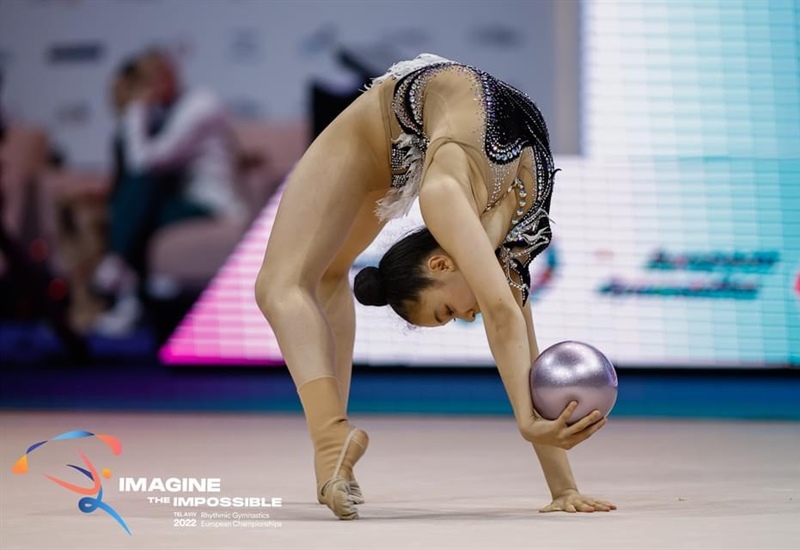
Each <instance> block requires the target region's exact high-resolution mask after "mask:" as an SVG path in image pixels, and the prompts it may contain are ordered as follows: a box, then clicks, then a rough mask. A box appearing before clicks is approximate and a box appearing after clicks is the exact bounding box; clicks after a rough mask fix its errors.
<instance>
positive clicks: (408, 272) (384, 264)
mask: <svg viewBox="0 0 800 550" xmlns="http://www.w3.org/2000/svg"><path fill="white" fill-rule="evenodd" d="M437 248H439V243H437V242H436V239H434V238H433V235H432V234H431V232H430V231H428V229H427V228H426V227H423V228H421V229H418V230H416V231H414V232H413V233H411V234H409V235H406V236H405V237H403V238H402V239H400V240H399V241H397V242H396V243H394V244H393V245H392V247H391V248H390V249H389V250H387V251H386V254H384V255H383V258H381V261H380V263H379V264H378V267H374V266H370V267H365V268H364V269H362V270H361V271H359V272H358V274H357V275H356V279H355V283H354V284H353V291H354V292H355V295H356V299H357V300H358V301H359V302H360V303H362V304H364V305H365V306H385V305H387V304H388V305H390V306H392V309H393V310H394V311H395V313H397V314H398V315H399V316H400V317H402V318H403V319H405V320H406V321H409V319H408V317H409V306H410V305H411V304H413V303H416V302H417V301H418V300H419V294H420V292H421V291H423V290H425V289H426V288H428V287H429V286H431V285H432V284H433V279H431V278H430V277H428V276H426V275H425V270H424V267H423V266H424V262H425V259H426V258H428V256H430V255H431V253H433V252H434V251H435V250H436V249H437Z"/></svg>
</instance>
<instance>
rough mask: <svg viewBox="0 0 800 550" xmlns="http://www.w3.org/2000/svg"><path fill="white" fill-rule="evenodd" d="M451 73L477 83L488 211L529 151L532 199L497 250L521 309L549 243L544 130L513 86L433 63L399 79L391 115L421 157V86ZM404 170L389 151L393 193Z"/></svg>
mask: <svg viewBox="0 0 800 550" xmlns="http://www.w3.org/2000/svg"><path fill="white" fill-rule="evenodd" d="M454 68H456V69H458V70H463V71H466V72H469V73H470V74H471V75H473V76H474V77H475V79H476V82H477V83H479V89H480V92H481V93H480V95H481V98H480V99H481V101H482V108H483V113H484V119H485V130H484V132H485V133H484V136H483V142H484V147H483V149H484V153H485V155H486V158H487V160H488V161H489V162H490V164H491V166H492V173H493V174H494V175H495V181H494V182H493V186H492V191H491V193H490V198H489V203H490V205H492V206H493V205H494V204H495V203H496V202H497V201H498V200H499V199H501V198H502V193H503V183H504V182H503V180H504V179H505V178H506V176H507V175H508V171H507V170H504V167H505V166H506V165H508V164H510V163H511V162H513V161H515V160H517V159H518V158H519V157H520V156H521V155H522V154H523V151H525V150H526V149H527V148H530V149H531V152H532V155H533V164H534V166H535V174H534V177H535V182H536V183H535V185H536V199H535V200H534V202H533V203H532V204H531V205H530V206H529V207H528V208H527V210H526V211H525V212H524V213H523V214H522V215H521V216H520V217H519V218H518V219H516V218H515V219H516V223H512V226H511V228H510V230H509V232H508V235H507V236H506V238H505V240H504V241H503V243H502V244H501V245H500V247H499V248H498V249H497V257H498V258H499V260H500V262H501V264H502V265H503V268H504V270H505V272H506V277H507V278H508V281H509V284H511V285H512V286H513V287H515V288H518V289H519V290H520V291H521V292H522V299H523V303H524V302H525V301H526V300H527V299H528V296H529V294H530V284H531V280H530V272H529V266H530V264H531V262H532V261H533V259H534V258H535V257H536V256H537V255H538V254H540V253H541V252H542V251H543V250H544V249H546V248H547V246H548V245H549V244H550V241H551V239H552V230H551V228H550V220H549V210H550V201H551V196H552V191H553V179H554V175H555V173H556V171H557V170H555V168H554V164H553V156H552V153H551V152H550V136H549V133H548V131H547V125H546V123H545V121H544V117H543V116H542V113H541V112H540V111H539V109H538V108H537V107H536V105H535V104H534V103H533V101H531V99H530V98H529V97H528V96H527V95H526V94H525V93H523V92H521V91H519V90H517V89H516V88H514V87H513V86H510V85H508V84H506V83H505V82H503V81H501V80H498V79H497V78H494V77H493V76H491V75H490V74H488V73H486V72H484V71H481V70H480V69H477V68H474V67H470V66H467V65H462V64H459V63H452V62H448V63H436V64H432V65H429V66H426V67H423V68H421V69H418V70H416V71H413V72H411V73H409V74H408V75H406V76H404V77H402V78H401V79H399V80H398V81H397V83H396V84H395V89H394V99H393V102H392V108H393V111H394V114H395V116H396V118H397V120H398V122H399V124H400V126H401V128H402V129H403V131H404V133H406V134H408V135H410V136H412V139H413V146H415V147H417V148H418V149H419V150H421V151H423V152H424V151H425V149H426V147H427V144H428V142H429V141H428V137H427V136H426V135H425V133H424V130H423V128H424V125H423V119H422V113H423V97H424V89H425V85H426V84H427V83H428V82H429V81H430V80H431V78H432V77H433V76H435V74H436V73H438V72H439V71H442V70H445V69H448V70H452V69H454ZM406 168H407V166H406V165H405V163H404V151H403V150H402V148H401V147H400V146H398V145H397V144H395V145H393V147H392V169H393V170H392V171H393V173H394V174H395V176H393V180H392V186H393V187H402V186H403V185H405V183H406V175H405V169H406ZM490 207H491V206H490ZM514 274H515V275H516V280H515V277H514ZM518 281H519V282H518Z"/></svg>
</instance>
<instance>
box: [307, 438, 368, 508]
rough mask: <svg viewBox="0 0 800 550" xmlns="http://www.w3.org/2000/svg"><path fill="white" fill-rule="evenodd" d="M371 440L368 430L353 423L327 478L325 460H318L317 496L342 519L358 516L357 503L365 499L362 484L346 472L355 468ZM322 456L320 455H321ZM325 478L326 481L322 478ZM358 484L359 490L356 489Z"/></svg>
mask: <svg viewBox="0 0 800 550" xmlns="http://www.w3.org/2000/svg"><path fill="white" fill-rule="evenodd" d="M368 444H369V437H368V436H367V433H366V432H365V431H363V430H360V429H358V428H356V427H353V426H350V431H349V433H348V434H347V437H346V438H345V440H344V444H343V445H342V449H341V451H340V453H339V458H338V460H337V462H336V465H335V467H334V469H333V472H332V473H331V474H330V477H328V478H327V479H325V475H324V474H322V475H320V474H321V471H320V470H321V468H320V466H322V464H319V462H320V461H319V460H316V462H317V472H318V473H317V499H318V500H319V502H320V503H322V504H325V505H326V506H327V507H328V508H330V509H331V511H332V512H333V513H334V514H335V515H336V517H338V518H339V519H347V520H349V519H358V509H357V508H356V505H357V504H361V503H362V502H364V499H363V497H361V488H360V487H359V486H358V483H356V482H355V480H352V481H351V480H350V479H348V476H347V473H346V472H348V471H349V472H350V476H351V477H352V470H353V466H354V465H355V463H356V462H357V461H358V460H359V459H360V458H361V457H362V456H363V455H364V453H365V452H366V450H367V445H368ZM318 458H319V457H318ZM323 480H324V481H323ZM354 484H355V487H356V489H357V490H358V493H355V492H353V486H354Z"/></svg>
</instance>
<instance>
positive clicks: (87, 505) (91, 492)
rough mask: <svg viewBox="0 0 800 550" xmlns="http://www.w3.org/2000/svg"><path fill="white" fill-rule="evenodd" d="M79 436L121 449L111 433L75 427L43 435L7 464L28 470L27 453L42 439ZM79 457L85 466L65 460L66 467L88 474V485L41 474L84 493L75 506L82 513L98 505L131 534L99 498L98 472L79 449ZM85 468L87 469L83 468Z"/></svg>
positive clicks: (113, 449)
mask: <svg viewBox="0 0 800 550" xmlns="http://www.w3.org/2000/svg"><path fill="white" fill-rule="evenodd" d="M83 437H96V438H97V439H99V440H100V441H102V442H103V443H105V444H106V445H107V446H108V448H109V449H111V452H112V453H113V454H114V455H117V456H118V455H119V454H120V453H122V443H120V441H119V439H117V438H116V437H114V436H113V435H107V434H95V433H92V432H87V431H85V430H75V431H71V432H64V433H63V434H59V435H57V436H55V437H53V438H51V439H45V440H44V441H39V442H38V443H34V444H33V445H31V446H30V447H28V450H27V451H25V454H24V455H22V456H21V457H20V458H19V460H17V461H16V462H15V463H14V466H13V467H12V468H11V471H12V472H13V473H15V474H27V473H28V455H29V454H31V453H32V452H33V451H34V450H36V449H38V448H39V447H41V446H42V445H44V444H45V443H48V442H50V441H59V440H64V439H80V438H83ZM78 452H79V453H80V455H81V458H82V459H83V462H84V464H85V465H86V468H82V467H80V466H76V465H75V464H67V466H69V467H70V468H74V469H75V470H77V471H79V472H80V473H82V474H83V475H85V476H86V477H88V478H89V480H90V481H91V482H92V485H91V486H90V487H84V486H81V485H75V484H74V483H69V482H66V481H64V480H63V479H58V478H57V477H55V476H51V475H50V474H44V476H45V477H46V478H47V479H49V480H50V481H52V482H54V483H56V484H58V485H60V486H61V487H64V488H65V489H69V490H70V491H73V492H75V493H78V494H81V495H86V496H85V497H83V498H82V499H80V500H79V501H78V509H79V510H80V511H81V512H83V513H84V514H90V513H92V512H94V511H95V510H97V509H98V508H99V509H101V510H103V511H104V512H106V513H107V514H108V515H110V516H111V517H112V518H114V519H115V520H116V521H117V523H119V524H120V525H121V526H122V528H123V529H125V532H126V533H128V534H129V535H130V534H131V530H130V529H128V526H127V525H126V524H125V520H123V519H122V516H120V515H119V514H118V513H117V511H116V510H114V509H113V508H112V507H111V506H109V505H108V504H106V503H105V502H103V486H102V484H101V482H100V476H99V475H98V473H97V469H96V468H95V467H94V464H92V462H91V461H90V460H89V457H87V456H86V455H85V454H83V452H81V451H78ZM87 468H88V469H87ZM102 473H103V477H106V478H108V477H111V471H110V470H109V469H108V468H104V469H103V472H102Z"/></svg>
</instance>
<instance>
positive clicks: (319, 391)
mask: <svg viewBox="0 0 800 550" xmlns="http://www.w3.org/2000/svg"><path fill="white" fill-rule="evenodd" d="M297 393H298V394H299V395H300V401H301V402H302V403H303V410H304V411H305V415H306V421H307V422H308V427H309V430H310V432H311V440H312V442H313V443H314V471H315V474H316V479H317V500H318V501H319V502H320V503H322V504H325V505H326V506H327V507H328V508H330V509H331V511H332V512H333V513H334V514H335V515H336V517H338V518H339V519H358V510H357V509H356V504H359V503H361V502H363V497H361V490H360V487H359V486H358V484H357V483H355V479H354V478H353V467H354V466H355V464H356V462H358V460H359V459H360V458H361V457H362V456H363V455H364V453H365V452H366V450H367V446H368V445H369V437H368V436H367V433H366V432H365V431H363V430H361V429H358V428H356V427H355V426H352V425H351V424H350V423H349V422H348V421H347V417H346V414H345V412H344V407H343V406H342V402H341V399H340V396H339V388H338V383H337V381H336V378H334V377H332V376H322V377H319V378H315V379H313V380H311V381H309V382H306V383H305V384H302V385H301V386H300V387H299V388H298V389H297ZM353 488H355V489H356V490H355V491H354V490H353Z"/></svg>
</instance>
